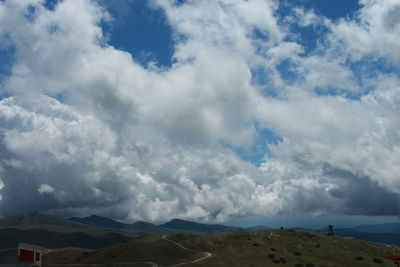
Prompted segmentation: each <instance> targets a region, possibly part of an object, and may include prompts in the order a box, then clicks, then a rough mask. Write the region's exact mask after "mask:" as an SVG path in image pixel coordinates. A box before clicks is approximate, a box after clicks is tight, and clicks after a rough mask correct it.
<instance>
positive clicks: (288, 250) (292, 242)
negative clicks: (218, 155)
mask: <svg viewBox="0 0 400 267" xmlns="http://www.w3.org/2000/svg"><path fill="white" fill-rule="evenodd" d="M168 238H169V239H171V240H174V241H176V242H178V243H179V244H181V245H182V246H184V247H186V248H188V249H190V251H188V250H184V249H183V248H181V247H179V246H177V245H176V244H174V243H172V242H171V241H168V240H163V239H162V237H146V238H141V239H136V240H132V241H128V242H125V243H122V244H119V245H115V246H112V247H109V248H103V249H100V250H75V251H70V250H62V251H54V252H52V253H50V254H49V255H48V257H47V261H48V262H50V263H66V264H67V263H82V264H84V263H87V264H88V263H92V264H96V263H97V264H106V265H107V266H117V265H115V264H114V265H113V264H112V263H121V262H143V261H146V262H153V263H156V264H161V265H166V264H172V263H182V262H187V261H190V260H193V259H196V258H201V257H203V256H204V252H206V251H207V252H211V253H212V257H210V258H207V259H204V260H201V261H198V262H195V263H190V264H187V266H216V267H218V266H238V267H239V266H243V267H244V266H276V265H280V266H298V267H301V266H303V267H312V266H330V267H332V266H360V267H361V266H395V265H394V264H393V263H392V262H391V261H390V260H388V259H386V258H385V257H386V256H389V255H396V254H397V255H398V254H399V253H400V247H397V246H391V245H384V244H378V243H372V242H368V241H361V240H355V239H350V238H344V237H333V238H328V237H327V236H324V235H319V234H315V233H311V232H304V231H288V230H284V229H283V230H269V231H242V232H237V233H230V234H214V235H208V234H187V233H185V234H176V235H171V236H168ZM83 266H84V265H83ZM131 266H140V265H133V264H131ZM142 266H149V264H147V265H146V264H142Z"/></svg>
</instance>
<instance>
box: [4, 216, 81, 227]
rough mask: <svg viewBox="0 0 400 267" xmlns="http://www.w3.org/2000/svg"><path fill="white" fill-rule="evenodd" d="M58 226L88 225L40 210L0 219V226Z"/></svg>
mask: <svg viewBox="0 0 400 267" xmlns="http://www.w3.org/2000/svg"><path fill="white" fill-rule="evenodd" d="M38 225H41V226H43V225H46V226H57V227H62V228H72V229H80V228H87V226H86V225H84V224H81V223H77V222H73V221H70V220H67V219H64V218H61V217H58V216H51V215H47V214H44V213H40V212H28V213H21V214H15V215H11V216H8V217H5V218H3V219H1V220H0V227H19V226H38Z"/></svg>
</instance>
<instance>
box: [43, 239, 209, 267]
mask: <svg viewBox="0 0 400 267" xmlns="http://www.w3.org/2000/svg"><path fill="white" fill-rule="evenodd" d="M202 256H203V254H202V253H201V252H191V251H187V250H184V249H181V248H180V247H178V246H177V245H175V244H173V243H172V242H170V241H168V240H164V239H162V238H160V237H146V238H140V239H135V240H131V241H127V242H123V243H121V244H119V245H116V246H112V247H108V248H103V249H98V250H82V249H63V250H58V251H54V252H52V253H48V254H47V256H46V258H45V260H44V262H45V263H52V264H62V263H65V264H71V263H79V264H83V265H84V264H96V263H97V264H98V263H100V264H111V263H122V262H147V261H151V262H155V263H157V264H176V263H180V262H185V261H191V260H195V259H197V258H200V257H202ZM44 266H46V265H44ZM135 266H136V265H135ZM147 266H148V265H147Z"/></svg>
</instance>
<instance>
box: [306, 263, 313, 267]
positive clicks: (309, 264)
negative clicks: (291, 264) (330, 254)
mask: <svg viewBox="0 0 400 267" xmlns="http://www.w3.org/2000/svg"><path fill="white" fill-rule="evenodd" d="M306 267H315V264H314V263H307V264H306Z"/></svg>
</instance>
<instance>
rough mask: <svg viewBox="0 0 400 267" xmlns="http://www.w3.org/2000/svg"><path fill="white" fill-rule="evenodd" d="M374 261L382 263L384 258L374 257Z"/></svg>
mask: <svg viewBox="0 0 400 267" xmlns="http://www.w3.org/2000/svg"><path fill="white" fill-rule="evenodd" d="M372 261H373V262H375V263H382V262H383V260H381V259H379V258H373V260H372Z"/></svg>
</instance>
